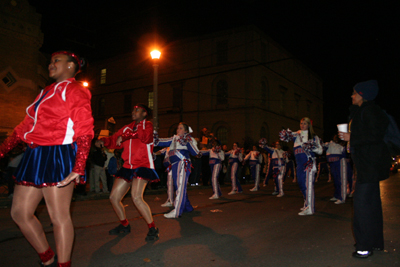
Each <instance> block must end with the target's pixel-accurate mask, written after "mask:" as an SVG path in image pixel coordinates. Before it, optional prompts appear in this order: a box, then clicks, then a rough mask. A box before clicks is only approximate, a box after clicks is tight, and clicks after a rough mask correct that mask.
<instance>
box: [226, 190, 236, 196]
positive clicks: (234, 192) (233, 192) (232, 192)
mask: <svg viewBox="0 0 400 267" xmlns="http://www.w3.org/2000/svg"><path fill="white" fill-rule="evenodd" d="M234 194H236V191H235V190H232V191H231V192H229V193H228V195H234Z"/></svg>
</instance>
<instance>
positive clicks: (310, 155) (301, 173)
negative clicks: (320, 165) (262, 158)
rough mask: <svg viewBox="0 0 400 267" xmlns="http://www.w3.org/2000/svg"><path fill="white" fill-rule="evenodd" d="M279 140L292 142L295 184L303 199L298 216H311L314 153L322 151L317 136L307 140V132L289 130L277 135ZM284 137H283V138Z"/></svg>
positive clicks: (313, 199) (314, 164)
mask: <svg viewBox="0 0 400 267" xmlns="http://www.w3.org/2000/svg"><path fill="white" fill-rule="evenodd" d="M279 135H280V137H281V140H282V141H286V142H289V141H291V140H294V147H293V151H294V155H295V158H296V164H297V168H296V171H297V182H298V184H299V187H300V190H301V192H302V193H303V197H304V206H303V208H301V210H302V212H300V213H299V215H312V214H314V212H315V208H314V201H315V196H314V179H315V172H316V170H317V167H316V158H315V153H317V154H322V152H323V149H322V146H321V144H320V139H319V137H318V136H316V135H315V136H314V138H313V139H312V140H308V130H306V131H301V130H299V131H297V132H295V133H293V132H291V131H290V130H289V129H288V130H287V131H286V130H282V131H281V132H280V133H279ZM284 135H285V136H284Z"/></svg>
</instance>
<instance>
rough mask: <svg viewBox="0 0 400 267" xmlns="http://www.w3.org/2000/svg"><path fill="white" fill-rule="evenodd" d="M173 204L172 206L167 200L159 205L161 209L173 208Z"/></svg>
mask: <svg viewBox="0 0 400 267" xmlns="http://www.w3.org/2000/svg"><path fill="white" fill-rule="evenodd" d="M173 206H174V204H172V203H171V202H170V201H169V200H167V201H166V202H165V203H164V204H161V207H173Z"/></svg>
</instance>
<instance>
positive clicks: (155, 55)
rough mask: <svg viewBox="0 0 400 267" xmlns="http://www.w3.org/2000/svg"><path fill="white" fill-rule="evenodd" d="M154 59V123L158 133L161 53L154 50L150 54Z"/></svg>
mask: <svg viewBox="0 0 400 267" xmlns="http://www.w3.org/2000/svg"><path fill="white" fill-rule="evenodd" d="M150 55H151V58H152V59H153V68H154V77H153V118H154V119H153V121H154V130H155V131H158V60H159V59H160V56H161V52H160V51H158V50H153V51H151V52H150Z"/></svg>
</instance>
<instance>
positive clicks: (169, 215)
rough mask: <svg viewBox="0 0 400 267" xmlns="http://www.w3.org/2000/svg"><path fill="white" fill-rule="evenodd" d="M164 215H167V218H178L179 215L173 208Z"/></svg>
mask: <svg viewBox="0 0 400 267" xmlns="http://www.w3.org/2000/svg"><path fill="white" fill-rule="evenodd" d="M164 217H165V218H168V219H174V218H177V216H176V210H175V209H173V210H171V211H170V212H168V213H166V214H164Z"/></svg>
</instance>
